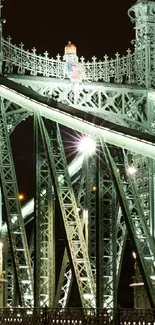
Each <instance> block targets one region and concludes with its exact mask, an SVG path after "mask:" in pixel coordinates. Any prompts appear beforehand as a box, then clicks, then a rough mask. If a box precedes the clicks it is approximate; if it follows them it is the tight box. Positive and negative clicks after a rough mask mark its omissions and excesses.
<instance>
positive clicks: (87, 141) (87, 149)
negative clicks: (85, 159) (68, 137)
mask: <svg viewBox="0 0 155 325" xmlns="http://www.w3.org/2000/svg"><path fill="white" fill-rule="evenodd" d="M77 147H78V151H79V152H80V153H85V154H88V155H93V154H94V153H95V151H96V142H95V140H94V139H93V138H91V137H89V136H86V135H85V136H82V138H81V139H80V140H79V141H78V145H77Z"/></svg>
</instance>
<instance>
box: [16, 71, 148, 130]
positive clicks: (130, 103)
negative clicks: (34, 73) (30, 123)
mask: <svg viewBox="0 0 155 325" xmlns="http://www.w3.org/2000/svg"><path fill="white" fill-rule="evenodd" d="M10 77H11V76H10ZM11 79H12V80H14V81H15V82H18V83H21V84H23V85H25V86H29V85H31V88H32V89H34V90H35V91H37V92H39V93H41V94H42V95H45V96H47V97H51V98H53V99H55V100H56V101H58V102H62V103H64V104H67V105H70V106H74V107H76V108H77V109H82V110H83V111H87V112H91V113H93V114H94V115H98V116H101V117H104V118H105V119H107V120H109V121H112V122H116V123H117V124H121V125H128V126H130V127H131V128H136V129H140V130H144V131H146V130H149V129H150V114H151V111H150V109H149V111H148V110H147V106H148V104H147V101H148V91H147V90H146V89H142V88H139V87H138V86H136V87H135V86H134V87H132V86H127V85H126V86H124V85H123V86H119V85H114V84H111V85H110V84H105V83H103V84H100V85H99V84H95V83H94V84H89V83H86V84H79V85H75V86H74V85H73V84H72V83H66V81H63V80H62V81H60V80H55V82H50V80H49V81H47V80H46V81H45V80H44V79H43V80H41V78H35V80H34V79H33V77H30V78H29V79H27V78H24V77H20V78H16V76H13V77H11Z"/></svg>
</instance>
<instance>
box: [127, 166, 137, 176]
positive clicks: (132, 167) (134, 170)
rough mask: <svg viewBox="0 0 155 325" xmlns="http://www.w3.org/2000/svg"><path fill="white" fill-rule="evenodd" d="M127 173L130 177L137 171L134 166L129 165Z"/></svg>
mask: <svg viewBox="0 0 155 325" xmlns="http://www.w3.org/2000/svg"><path fill="white" fill-rule="evenodd" d="M127 171H128V173H129V174H130V175H133V174H135V173H136V171H137V169H136V168H135V166H134V165H131V166H129V167H128V169H127Z"/></svg>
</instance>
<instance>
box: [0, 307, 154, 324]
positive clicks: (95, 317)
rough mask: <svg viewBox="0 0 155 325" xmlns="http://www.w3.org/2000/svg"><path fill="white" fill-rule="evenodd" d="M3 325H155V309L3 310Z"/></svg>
mask: <svg viewBox="0 0 155 325" xmlns="http://www.w3.org/2000/svg"><path fill="white" fill-rule="evenodd" d="M0 324H1V325H7V324H9V325H16V324H18V325H19V324H22V325H39V324H43V325H155V309H116V310H114V309H105V308H103V309H82V308H67V309H61V310H60V309H52V308H48V307H45V308H33V309H32V308H3V309H0Z"/></svg>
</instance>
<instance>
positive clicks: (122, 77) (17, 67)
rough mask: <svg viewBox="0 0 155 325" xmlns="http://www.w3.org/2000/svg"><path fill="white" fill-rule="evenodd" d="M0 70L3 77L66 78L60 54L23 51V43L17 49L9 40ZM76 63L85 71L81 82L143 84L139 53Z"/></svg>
mask: <svg viewBox="0 0 155 325" xmlns="http://www.w3.org/2000/svg"><path fill="white" fill-rule="evenodd" d="M2 49H3V71H4V73H6V74H11V73H18V74H26V75H31V76H44V77H52V78H58V79H65V78H67V75H66V64H67V63H66V62H65V60H64V57H61V56H60V55H59V54H58V55H57V57H56V59H54V58H49V54H48V52H45V53H44V54H43V55H37V53H36V49H35V48H33V49H32V50H31V51H29V50H25V49H24V44H23V43H21V44H20V45H19V46H16V45H13V44H12V43H11V38H10V37H8V38H7V39H6V40H5V39H3V40H2ZM79 64H80V66H81V67H82V69H83V70H84V75H85V77H84V79H85V80H87V81H102V82H108V83H109V82H114V83H127V84H138V85H141V86H144V85H145V78H144V75H145V73H144V67H145V56H144V55H143V50H142V53H139V51H135V52H134V53H132V52H131V50H130V49H128V50H127V54H126V56H120V54H119V53H116V54H115V58H114V59H109V58H108V56H107V55H105V56H104V60H103V61H97V58H96V57H95V56H94V57H93V58H92V61H87V62H85V59H84V57H81V58H79Z"/></svg>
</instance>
